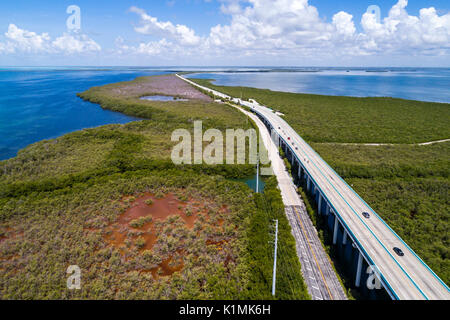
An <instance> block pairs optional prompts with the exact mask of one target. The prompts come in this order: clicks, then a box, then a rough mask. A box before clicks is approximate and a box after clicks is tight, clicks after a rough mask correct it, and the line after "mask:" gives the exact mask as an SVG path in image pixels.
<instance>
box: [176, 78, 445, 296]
mask: <svg viewBox="0 0 450 320" xmlns="http://www.w3.org/2000/svg"><path fill="white" fill-rule="evenodd" d="M180 78H181V79H183V80H185V81H187V82H189V83H191V84H192V85H194V86H196V87H198V88H200V89H202V90H204V91H207V92H210V93H212V94H214V95H215V96H217V97H219V98H223V99H227V100H230V101H231V102H234V103H236V104H239V105H242V106H245V107H247V108H248V109H249V110H250V111H252V112H253V113H255V114H256V115H257V116H258V118H259V119H260V120H261V121H262V122H263V123H264V124H265V126H266V127H267V129H268V131H269V132H270V135H271V137H272V139H273V141H274V142H275V143H276V144H277V145H279V146H280V147H281V148H282V149H283V151H284V153H285V154H286V156H287V158H288V160H289V161H290V163H291V165H292V167H293V171H294V172H295V174H296V177H295V180H296V181H297V182H298V183H301V184H303V185H305V187H306V189H307V192H308V193H309V194H310V195H311V196H312V197H313V198H314V199H315V201H316V204H317V208H318V212H319V214H320V215H322V217H324V219H325V221H327V225H328V228H329V229H330V232H331V234H332V242H333V244H334V245H335V246H336V250H337V252H338V253H339V256H340V258H341V260H343V261H344V263H343V264H344V268H345V269H347V270H350V271H351V273H352V274H353V276H354V281H355V286H356V287H359V288H360V289H361V291H362V293H363V294H364V296H366V297H369V298H374V299H376V298H379V297H380V296H383V295H386V294H387V295H388V296H389V297H391V298H392V299H395V300H449V299H450V291H449V287H448V286H447V285H446V284H445V283H444V282H443V281H442V280H441V279H440V278H439V277H438V276H437V275H436V274H435V273H434V272H433V270H431V268H429V267H428V266H427V265H426V263H425V262H424V261H422V259H421V258H420V257H419V256H418V255H417V254H416V253H415V252H414V251H413V250H412V249H411V248H410V247H409V246H408V245H407V244H406V243H405V242H404V241H403V240H402V239H401V238H400V237H399V236H398V235H397V234H396V233H395V231H394V230H392V229H391V228H390V227H389V225H388V224H387V223H386V222H385V221H384V220H383V219H382V218H381V217H380V216H379V215H378V214H377V213H376V212H375V211H374V210H373V209H372V208H371V207H370V206H369V205H368V204H367V203H366V202H365V201H364V200H363V199H362V198H361V197H360V196H359V195H358V194H357V193H356V192H355V191H354V190H353V189H352V188H351V187H350V186H349V185H348V184H347V183H346V182H345V181H344V179H342V178H341V177H340V176H339V175H338V174H337V173H336V172H335V171H334V170H333V169H332V168H331V167H330V166H329V165H328V164H327V163H326V162H325V161H324V160H323V159H322V158H321V157H320V156H319V155H318V154H317V153H316V152H315V151H314V150H313V149H312V148H311V147H310V146H309V145H308V144H307V143H306V142H305V141H304V140H303V139H302V138H301V137H300V136H299V135H298V134H297V133H296V132H295V130H294V129H292V127H291V126H290V125H289V124H288V123H287V122H286V121H284V120H283V119H282V118H281V117H280V116H279V115H277V114H276V113H275V112H274V111H273V110H272V109H270V108H267V107H265V106H262V105H260V104H258V103H257V102H256V101H254V100H250V101H244V100H241V99H238V98H233V97H229V96H227V95H225V94H223V93H221V92H218V91H216V90H212V89H210V88H207V87H204V86H200V85H198V84H196V83H194V82H192V81H190V80H188V79H185V78H183V77H180ZM363 213H364V214H363ZM394 248H400V249H401V250H402V251H403V253H404V255H403V256H400V255H398V254H397V253H396V252H395V251H394V250H393V249H394ZM368 280H369V281H368ZM368 284H372V285H368ZM383 289H384V290H383Z"/></svg>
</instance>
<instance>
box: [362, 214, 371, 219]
mask: <svg viewBox="0 0 450 320" xmlns="http://www.w3.org/2000/svg"><path fill="white" fill-rule="evenodd" d="M362 215H363V216H364V218H367V219H369V218H370V213H368V212H363V213H362Z"/></svg>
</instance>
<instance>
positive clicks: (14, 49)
mask: <svg viewBox="0 0 450 320" xmlns="http://www.w3.org/2000/svg"><path fill="white" fill-rule="evenodd" d="M73 4H74V5H77V6H79V7H80V9H81V29H80V30H79V31H78V32H76V33H74V32H72V31H68V30H67V27H66V20H67V18H68V17H69V14H67V13H66V8H67V7H68V6H69V5H73ZM369 5H377V6H378V7H379V8H380V10H381V20H380V21H379V23H376V21H375V20H374V19H375V18H374V17H371V16H368V15H366V17H365V18H364V22H362V19H363V15H364V14H365V13H366V11H367V8H368V6H369ZM393 7H394V9H395V10H394V9H393ZM430 7H434V10H427V11H423V10H422V11H421V9H423V8H430ZM130 8H134V9H132V10H130ZM449 9H450V2H449V1H448V0H431V1H428V0H427V1H425V0H411V1H406V0H400V1H398V0H394V1H389V0H377V1H366V0H358V1H354V0H353V1H351V0H344V1H331V0H330V1H328V0H309V1H307V0H291V1H289V0H273V1H269V0H252V1H239V0H209V1H206V0H172V1H165V0H162V1H158V0H154V1H148V0H147V1H131V0H122V1H106V0H97V1H86V0H71V1H64V0H54V1H49V0H43V1H25V0H15V1H2V2H1V3H0V65H328V66H344V65H345V66H364V65H372V66H377V65H391V66H408V65H409V66H446V67H449V66H450V64H449V61H450V59H449V49H450V14H449ZM421 12H422V13H421ZM372 18H373V19H372Z"/></svg>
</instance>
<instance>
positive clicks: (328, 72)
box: [188, 68, 450, 103]
mask: <svg viewBox="0 0 450 320" xmlns="http://www.w3.org/2000/svg"><path fill="white" fill-rule="evenodd" d="M188 77H190V78H202V79H214V80H215V82H214V84H217V85H226V86H245V87H254V88H261V89H271V90H275V91H286V92H296V93H311V94H323V95H335V96H354V97H394V98H403V99H411V100H421V101H432V102H445V103H450V69H437V68H422V69H420V68H418V69H417V68H416V69H413V68H403V69H398V68H390V69H386V68H372V69H363V68H356V69H355V68H353V69H352V68H306V69H281V70H274V69H271V70H264V69H262V70H261V69H260V70H241V71H239V72H236V71H234V72H233V70H225V71H224V70H222V71H220V72H208V71H207V72H205V73H196V74H190V75H188Z"/></svg>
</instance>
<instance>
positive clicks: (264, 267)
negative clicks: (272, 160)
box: [0, 77, 309, 299]
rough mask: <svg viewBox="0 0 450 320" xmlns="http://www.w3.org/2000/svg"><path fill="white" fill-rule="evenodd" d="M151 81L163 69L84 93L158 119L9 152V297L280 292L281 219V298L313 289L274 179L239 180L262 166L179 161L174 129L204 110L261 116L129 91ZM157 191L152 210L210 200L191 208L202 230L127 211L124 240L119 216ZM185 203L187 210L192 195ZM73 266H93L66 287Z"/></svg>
mask: <svg viewBox="0 0 450 320" xmlns="http://www.w3.org/2000/svg"><path fill="white" fill-rule="evenodd" d="M147 81H149V82H154V81H155V79H154V78H153V77H152V78H140V79H137V80H135V81H132V82H127V83H121V84H114V85H109V86H105V87H100V88H94V89H91V90H89V91H88V92H86V93H83V94H81V96H83V98H84V99H89V100H91V101H95V102H97V103H100V104H101V105H102V107H104V108H108V109H111V110H115V111H120V112H124V113H127V114H130V115H134V116H139V117H146V118H148V119H146V120H142V121H136V122H132V123H129V124H126V125H108V126H103V127H99V128H94V129H87V130H82V131H79V132H74V133H70V134H67V135H65V136H63V137H60V138H58V139H54V140H49V141H42V142H38V143H36V144H33V145H31V146H29V147H27V148H26V149H24V150H22V151H20V152H19V154H18V156H17V157H15V158H13V159H10V160H7V161H2V162H0V174H1V175H0V261H1V263H0V297H1V298H2V299H266V298H267V299H270V298H271V296H270V287H271V279H272V274H271V268H272V264H271V263H272V258H273V257H272V250H273V248H272V246H271V245H269V244H268V243H267V239H268V237H269V234H268V232H267V233H265V234H262V233H261V230H268V225H269V224H271V223H272V221H271V219H273V218H277V219H279V220H280V245H281V247H282V248H283V249H282V250H283V251H282V252H281V253H280V256H279V268H280V270H281V271H280V276H279V278H278V283H277V285H278V289H277V297H276V298H283V299H307V298H309V297H308V294H307V292H306V288H305V285H304V283H303V280H302V278H301V273H300V265H299V263H298V259H297V257H296V252H295V246H294V245H293V239H292V235H291V234H290V229H289V225H288V224H287V222H286V221H285V220H283V218H284V213H283V212H282V210H281V209H282V203H281V197H280V194H279V191H278V190H277V189H276V185H275V184H274V183H272V185H271V186H269V187H267V186H266V193H265V196H264V197H262V196H260V195H256V194H254V193H253V192H252V191H251V190H250V189H249V188H248V187H247V186H246V185H245V184H244V183H240V182H235V181H232V179H237V178H244V177H247V176H249V175H252V174H254V171H255V169H254V167H253V166H251V165H235V166H233V165H231V166H230V165H217V166H210V165H195V166H190V165H182V166H175V165H174V164H173V163H172V161H171V160H170V152H171V149H172V146H173V145H174V143H172V142H171V141H170V136H171V132H172V131H173V130H174V129H178V128H186V129H188V130H192V122H193V120H196V119H201V120H203V126H204V129H205V130H206V129H208V128H211V127H214V128H218V129H222V130H223V129H226V128H244V129H245V128H249V127H250V126H252V124H251V123H249V122H248V121H247V118H246V117H245V116H244V115H242V114H241V113H240V112H239V111H237V110H235V109H233V108H231V107H227V106H225V105H219V104H214V103H211V102H210V101H209V100H207V99H206V100H201V99H198V100H195V101H194V100H192V101H189V102H164V103H160V102H150V101H143V100H140V99H138V97H139V96H141V94H142V95H150V94H155V93H159V92H157V91H148V90H149V89H148V88H147V89H145V90H146V91H145V93H143V92H140V91H139V90H137V91H136V90H134V91H133V89H132V90H128V89H130V86H131V88H134V87H135V86H137V87H138V88H142V87H145V84H146V83H147ZM125 89H127V90H125ZM140 90H141V89H140ZM129 92H134V93H133V94H134V95H135V96H134V97H130V96H127V93H129ZM139 92H140V93H139ZM164 93H166V94H170V92H167V89H166V91H165V92H164ZM173 95H174V96H176V94H173ZM148 193H151V194H153V195H154V198H153V200H152V201H149V200H146V201H145V202H144V204H145V206H146V207H147V208H152V207H153V206H154V203H153V202H156V201H163V200H164V197H165V196H166V195H167V194H168V193H173V194H175V195H176V198H177V199H179V200H180V201H182V203H188V201H195V202H198V203H203V204H207V206H206V205H205V207H204V208H203V209H202V210H203V211H202V212H203V213H200V212H198V210H197V211H196V210H195V208H192V207H186V209H187V210H186V213H185V216H186V217H187V218H189V219H194V218H195V219H196V222H195V224H194V226H193V228H192V229H190V228H189V227H188V225H187V224H186V223H185V222H184V221H182V219H180V217H179V216H178V215H170V216H169V217H168V218H167V219H166V220H163V221H161V220H159V219H156V218H155V217H152V216H145V217H139V218H134V219H131V220H129V221H126V222H125V223H124V225H123V226H122V227H123V228H125V230H129V229H128V228H130V227H131V228H134V229H132V230H129V231H128V232H126V233H124V234H123V235H124V239H123V244H122V245H120V246H116V245H115V241H118V238H117V235H116V234H114V232H115V231H114V230H113V229H111V226H112V225H115V224H118V223H120V221H121V220H120V219H121V217H122V216H123V215H124V213H125V212H126V210H128V209H129V208H131V207H132V206H133V205H134V203H135V202H136V201H137V199H139V197H141V196H142V195H143V194H148ZM157 199H160V200H157ZM191 199H193V200H191ZM224 206H226V207H227V210H226V211H224V212H222V209H221V208H224ZM177 208H178V209H179V210H180V211H182V212H184V211H183V210H184V207H183V205H179V207H177ZM180 208H181V209H183V210H181V209H180ZM225 213H226V214H225ZM284 219H285V218H284ZM219 221H222V222H220V223H219ZM253 222H255V223H256V225H257V226H259V227H260V228H262V229H260V228H257V227H256V225H253ZM147 224H152V225H153V226H154V227H155V228H156V229H155V230H156V231H155V236H158V237H157V240H156V243H154V244H153V247H152V248H151V249H148V245H149V240H148V239H147V238H146V236H147V235H146V233H145V232H144V231H145V230H142V229H143V228H145V226H146V225H147ZM69 265H78V266H80V268H81V270H82V284H81V285H82V289H81V290H75V291H70V290H68V289H67V288H66V280H67V277H68V275H67V274H66V269H67V267H68V266H69ZM157 266H162V267H160V268H159V269H158V268H157ZM287 266H288V267H289V269H286V268H288V267H287ZM163 267H164V268H165V269H164V268H163ZM165 270H166V271H167V270H170V271H171V272H170V274H166V273H165V272H166V271H165Z"/></svg>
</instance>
